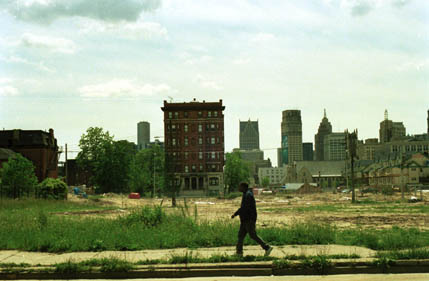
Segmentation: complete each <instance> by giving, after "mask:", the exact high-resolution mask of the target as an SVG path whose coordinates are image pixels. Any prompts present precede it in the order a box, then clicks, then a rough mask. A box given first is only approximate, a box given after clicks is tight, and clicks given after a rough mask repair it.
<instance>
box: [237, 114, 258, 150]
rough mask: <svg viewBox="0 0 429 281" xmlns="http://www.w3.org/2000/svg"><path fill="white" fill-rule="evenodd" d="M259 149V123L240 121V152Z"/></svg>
mask: <svg viewBox="0 0 429 281" xmlns="http://www.w3.org/2000/svg"><path fill="white" fill-rule="evenodd" d="M254 149H259V124H258V121H250V119H249V121H240V150H254Z"/></svg>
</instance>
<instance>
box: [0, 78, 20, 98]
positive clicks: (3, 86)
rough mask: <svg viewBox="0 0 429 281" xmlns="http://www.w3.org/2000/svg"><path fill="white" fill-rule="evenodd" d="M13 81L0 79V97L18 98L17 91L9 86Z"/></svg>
mask: <svg viewBox="0 0 429 281" xmlns="http://www.w3.org/2000/svg"><path fill="white" fill-rule="evenodd" d="M12 82H13V79H10V78H5V77H0V97H12V96H18V95H19V91H18V89H17V88H15V87H13V86H11V85H10V83H12Z"/></svg>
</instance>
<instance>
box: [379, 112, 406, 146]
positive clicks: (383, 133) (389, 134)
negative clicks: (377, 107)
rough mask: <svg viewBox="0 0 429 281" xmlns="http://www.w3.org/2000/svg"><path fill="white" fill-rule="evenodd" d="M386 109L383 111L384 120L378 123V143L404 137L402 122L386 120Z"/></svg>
mask: <svg viewBox="0 0 429 281" xmlns="http://www.w3.org/2000/svg"><path fill="white" fill-rule="evenodd" d="M388 117H389V116H388V112H387V109H386V110H385V111H384V120H383V121H381V122H380V130H379V137H380V143H385V142H391V141H392V140H398V139H400V138H401V137H404V136H405V126H404V124H403V123H402V122H393V121H392V120H389V118H388Z"/></svg>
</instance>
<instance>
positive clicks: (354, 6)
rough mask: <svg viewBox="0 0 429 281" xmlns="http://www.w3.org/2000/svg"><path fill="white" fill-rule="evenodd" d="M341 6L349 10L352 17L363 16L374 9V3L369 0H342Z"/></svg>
mask: <svg viewBox="0 0 429 281" xmlns="http://www.w3.org/2000/svg"><path fill="white" fill-rule="evenodd" d="M341 5H342V6H343V7H345V8H347V9H349V10H350V13H351V15H352V16H365V15H367V14H368V13H369V12H370V11H371V10H372V9H374V6H375V2H374V1H371V0H343V1H342V3H341Z"/></svg>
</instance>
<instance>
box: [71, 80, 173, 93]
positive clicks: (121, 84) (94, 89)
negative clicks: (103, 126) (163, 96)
mask: <svg viewBox="0 0 429 281" xmlns="http://www.w3.org/2000/svg"><path fill="white" fill-rule="evenodd" d="M78 91H79V93H80V96H81V97H85V98H120V97H126V98H138V97H144V96H153V95H155V94H158V93H162V92H169V91H171V88H170V86H168V85H165V84H158V85H152V84H144V85H140V84H137V83H136V82H135V81H133V80H127V79H113V80H111V81H109V82H106V83H100V84H93V85H86V86H83V87H81V88H79V89H78Z"/></svg>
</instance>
